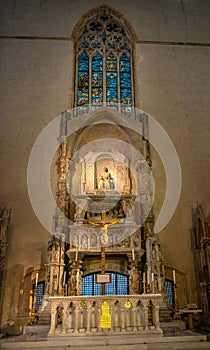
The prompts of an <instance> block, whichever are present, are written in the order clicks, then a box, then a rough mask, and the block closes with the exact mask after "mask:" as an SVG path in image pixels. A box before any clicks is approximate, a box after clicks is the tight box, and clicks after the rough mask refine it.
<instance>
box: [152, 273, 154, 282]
mask: <svg viewBox="0 0 210 350" xmlns="http://www.w3.org/2000/svg"><path fill="white" fill-rule="evenodd" d="M152 282H154V273H153V272H152Z"/></svg>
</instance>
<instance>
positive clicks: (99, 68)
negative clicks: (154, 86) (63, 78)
mask: <svg viewBox="0 0 210 350" xmlns="http://www.w3.org/2000/svg"><path fill="white" fill-rule="evenodd" d="M76 29H77V30H76ZM76 29H75V30H74V31H73V36H74V40H75V57H76V60H75V62H76V74H75V101H74V103H75V107H77V110H78V111H79V110H85V112H87V111H88V112H89V109H91V110H95V109H97V108H99V107H102V106H108V107H111V108H113V109H114V110H118V111H122V112H124V113H129V112H130V111H131V109H132V106H133V105H134V89H133V42H134V40H133V38H134V35H133V32H132V31H131V29H130V28H129V25H127V24H126V21H125V20H124V18H123V16H122V15H121V14H119V13H118V12H117V11H115V10H113V9H111V8H110V7H108V6H101V7H99V8H97V9H96V10H95V11H93V12H92V13H91V14H90V13H89V16H86V17H85V18H83V19H82V20H81V21H79V24H78V25H77V26H76Z"/></svg>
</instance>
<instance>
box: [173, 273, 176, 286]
mask: <svg viewBox="0 0 210 350" xmlns="http://www.w3.org/2000/svg"><path fill="white" fill-rule="evenodd" d="M173 281H174V284H176V272H175V270H173Z"/></svg>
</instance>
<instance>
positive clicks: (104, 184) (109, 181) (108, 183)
mask: <svg viewBox="0 0 210 350" xmlns="http://www.w3.org/2000/svg"><path fill="white" fill-rule="evenodd" d="M114 188H115V185H114V179H113V177H112V176H111V174H110V173H109V170H108V168H106V167H105V168H104V171H103V173H102V174H101V175H100V177H99V182H98V190H99V191H103V190H113V189H114Z"/></svg>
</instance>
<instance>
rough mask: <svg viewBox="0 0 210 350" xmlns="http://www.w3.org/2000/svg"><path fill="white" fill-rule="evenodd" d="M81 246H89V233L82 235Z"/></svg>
mask: <svg viewBox="0 0 210 350" xmlns="http://www.w3.org/2000/svg"><path fill="white" fill-rule="evenodd" d="M81 247H82V248H87V247H88V239H87V235H86V234H83V235H82V239H81Z"/></svg>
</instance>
